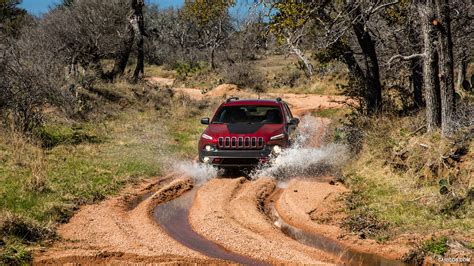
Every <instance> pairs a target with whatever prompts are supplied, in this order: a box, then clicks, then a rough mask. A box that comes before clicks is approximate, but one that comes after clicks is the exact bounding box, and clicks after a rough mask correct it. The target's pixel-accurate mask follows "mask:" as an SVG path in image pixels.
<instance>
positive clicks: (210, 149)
mask: <svg viewBox="0 0 474 266" xmlns="http://www.w3.org/2000/svg"><path fill="white" fill-rule="evenodd" d="M204 149H205V150H206V151H212V146H211V145H206V147H204Z"/></svg>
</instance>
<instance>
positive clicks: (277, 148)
mask: <svg viewBox="0 0 474 266" xmlns="http://www.w3.org/2000/svg"><path fill="white" fill-rule="evenodd" d="M273 152H274V153H275V154H279V153H280V152H281V147H280V146H278V145H275V146H273Z"/></svg>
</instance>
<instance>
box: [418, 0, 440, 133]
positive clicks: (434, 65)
mask: <svg viewBox="0 0 474 266" xmlns="http://www.w3.org/2000/svg"><path fill="white" fill-rule="evenodd" d="M419 13H420V16H421V18H422V23H421V24H422V31H423V45H424V53H425V57H424V64H423V85H424V86H425V100H426V126H427V129H428V131H434V130H436V128H438V127H439V126H440V125H441V116H440V110H441V107H440V92H439V80H438V55H437V53H436V49H435V39H434V33H435V28H434V27H433V24H432V22H433V18H434V10H433V5H432V4H431V3H430V1H428V3H427V4H426V5H420V7H419Z"/></svg>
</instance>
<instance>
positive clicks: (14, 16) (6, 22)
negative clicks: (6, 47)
mask: <svg viewBox="0 0 474 266" xmlns="http://www.w3.org/2000/svg"><path fill="white" fill-rule="evenodd" d="M20 2H21V1H20V0H0V37H2V38H5V36H18V34H19V31H20V29H21V27H22V26H23V24H24V23H25V20H27V13H26V11H25V10H24V9H22V8H20V7H19V6H18V5H19V4H20Z"/></svg>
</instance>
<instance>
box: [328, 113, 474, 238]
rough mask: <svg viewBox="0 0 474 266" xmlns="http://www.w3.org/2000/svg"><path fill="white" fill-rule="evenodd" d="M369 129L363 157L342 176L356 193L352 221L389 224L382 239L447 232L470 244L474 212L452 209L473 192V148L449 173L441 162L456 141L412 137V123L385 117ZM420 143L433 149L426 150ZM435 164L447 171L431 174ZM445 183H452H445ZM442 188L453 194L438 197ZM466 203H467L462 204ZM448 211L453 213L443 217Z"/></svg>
mask: <svg viewBox="0 0 474 266" xmlns="http://www.w3.org/2000/svg"><path fill="white" fill-rule="evenodd" d="M330 116H332V114H330ZM369 123H371V125H369V126H365V128H364V133H363V134H364V141H363V149H362V151H361V153H360V154H358V155H357V156H354V159H353V160H352V161H351V162H350V163H349V164H348V165H347V166H346V168H345V170H344V175H345V176H346V183H347V186H348V187H349V188H350V189H351V190H352V192H351V193H352V194H354V193H357V195H356V196H351V198H353V199H355V203H352V208H350V207H351V206H348V207H349V208H348V209H347V214H348V215H349V217H352V216H359V215H366V216H373V217H376V219H377V220H380V221H384V222H387V223H388V224H389V226H388V228H387V232H384V233H387V234H388V235H390V236H391V237H396V236H397V235H398V234H403V233H414V234H417V235H418V236H421V237H423V236H426V235H429V234H431V233H433V232H439V233H443V232H449V233H450V237H452V238H458V237H459V238H460V239H464V238H467V239H469V240H470V241H472V240H473V238H472V236H473V231H472V228H474V209H473V207H474V206H473V205H472V204H463V205H456V204H454V203H455V202H459V200H458V199H459V198H461V199H462V198H465V197H468V196H467V195H468V191H469V189H472V188H470V187H469V184H470V182H472V175H471V174H472V170H473V168H472V167H473V165H472V160H470V158H472V147H473V145H474V142H473V141H472V140H471V141H468V142H467V143H466V144H464V145H467V146H468V147H471V148H469V151H470V153H469V154H468V155H465V156H464V157H463V158H464V159H463V160H462V161H461V162H460V163H459V164H457V165H456V164H454V166H451V167H449V168H447V167H446V166H447V164H446V163H444V164H443V162H442V161H440V160H439V158H440V156H441V155H444V154H446V153H447V152H450V151H451V150H453V146H452V145H453V144H452V143H455V141H452V143H451V142H449V141H446V140H443V139H440V136H439V134H438V133H423V132H421V133H418V134H413V133H412V132H415V131H416V130H417V129H418V128H419V126H417V124H418V122H417V120H416V119H415V118H414V117H407V118H397V117H385V118H378V119H372V120H370V121H369ZM361 124H362V123H361ZM420 143H423V144H428V145H430V146H429V148H425V147H423V146H420V145H419V144H420ZM458 143H459V142H458ZM397 154H403V157H400V155H397ZM444 156H445V155H444ZM435 163H440V165H441V166H440V167H444V168H436V169H437V170H436V171H432V170H431V168H430V166H432V165H435ZM400 165H401V166H403V167H406V168H400ZM457 167H459V168H457ZM456 169H460V171H458V170H456ZM447 177H449V178H450V180H451V181H450V182H448V183H447V182H441V181H444V180H445V179H446V178H447ZM444 183H446V184H448V185H447V186H448V189H449V191H451V192H453V193H452V194H451V193H450V194H448V195H443V194H441V193H440V187H441V185H440V184H444ZM352 194H350V195H352ZM452 195H456V196H455V197H454V198H453V196H452ZM468 201H469V199H468V198H466V199H465V200H464V202H468ZM453 202H454V203H453ZM452 206H456V207H455V208H454V207H452ZM446 208H447V209H448V210H449V211H444V210H445V209H446ZM377 237H378V236H375V238H377Z"/></svg>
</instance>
